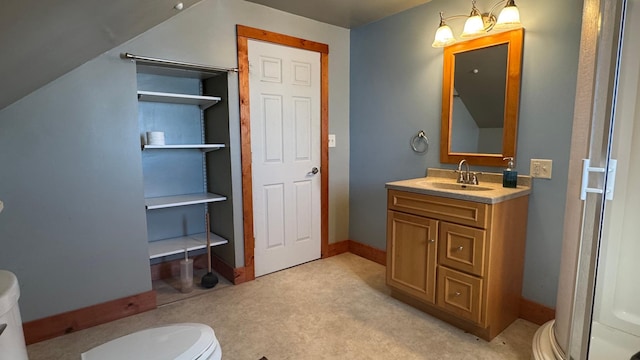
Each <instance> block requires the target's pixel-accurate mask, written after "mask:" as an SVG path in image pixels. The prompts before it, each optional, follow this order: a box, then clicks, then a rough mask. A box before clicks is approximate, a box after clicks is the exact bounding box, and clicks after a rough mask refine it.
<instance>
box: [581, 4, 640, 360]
mask: <svg viewBox="0 0 640 360" xmlns="http://www.w3.org/2000/svg"><path fill="white" fill-rule="evenodd" d="M637 34H640V0H628V2H627V11H626V21H625V23H624V33H623V42H622V54H621V61H620V65H619V82H618V87H617V89H618V91H617V95H616V101H615V103H614V104H615V115H614V124H615V125H614V127H613V132H612V134H613V138H612V140H613V141H612V142H611V147H610V157H611V158H614V159H617V174H616V176H615V179H613V178H611V179H608V181H609V182H611V181H615V193H614V196H613V199H612V200H611V201H606V202H605V204H604V212H603V217H602V219H603V220H602V231H601V235H600V237H601V239H600V246H599V254H598V262H597V272H596V291H595V294H594V306H593V314H592V317H591V335H590V344H589V352H588V353H589V359H624V360H627V359H630V358H631V356H632V355H634V354H636V353H638V352H640V279H638V276H640V261H639V260H638V256H640V182H639V181H640V91H639V89H640V42H639V41H637V39H634V37H637Z"/></svg>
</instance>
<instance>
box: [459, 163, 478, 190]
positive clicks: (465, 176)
mask: <svg viewBox="0 0 640 360" xmlns="http://www.w3.org/2000/svg"><path fill="white" fill-rule="evenodd" d="M463 164H464V165H465V166H466V168H467V169H466V171H464V172H463V171H462V165H463ZM456 172H457V173H458V180H456V182H457V183H458V184H471V185H478V184H479V183H480V182H479V181H478V175H479V174H481V173H477V172H472V171H469V164H468V163H467V160H466V159H462V160H460V162H459V163H458V170H456Z"/></svg>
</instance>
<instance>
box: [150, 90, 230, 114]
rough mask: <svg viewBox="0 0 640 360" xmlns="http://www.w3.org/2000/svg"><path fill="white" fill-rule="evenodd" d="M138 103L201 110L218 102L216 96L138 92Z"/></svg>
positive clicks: (218, 99)
mask: <svg viewBox="0 0 640 360" xmlns="http://www.w3.org/2000/svg"><path fill="white" fill-rule="evenodd" d="M138 100H139V101H149V102H160V103H170V104H187V105H198V106H200V108H201V109H202V110H205V109H207V108H209V107H210V106H213V105H215V104H217V103H218V101H220V98H219V97H217V96H203V95H189V94H175V93H165V92H157V91H142V90H139V91H138Z"/></svg>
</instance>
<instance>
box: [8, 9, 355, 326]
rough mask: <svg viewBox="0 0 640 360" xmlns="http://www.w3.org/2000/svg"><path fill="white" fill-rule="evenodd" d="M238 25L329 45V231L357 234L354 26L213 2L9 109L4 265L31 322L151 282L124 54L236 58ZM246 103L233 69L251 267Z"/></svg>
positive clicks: (235, 173) (235, 156) (237, 196)
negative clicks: (353, 202) (352, 178)
mask: <svg viewBox="0 0 640 360" xmlns="http://www.w3.org/2000/svg"><path fill="white" fill-rule="evenodd" d="M60 21H64V19H61V20H60ZM236 24H242V25H247V26H252V27H257V28H262V29H265V30H269V31H275V32H280V33H286V34H289V35H291V36H296V37H300V38H305V39H309V40H312V41H317V42H322V43H325V44H328V45H329V49H330V56H329V68H330V69H331V73H330V75H329V94H330V95H329V102H330V104H331V106H330V109H329V118H330V120H329V131H330V132H331V133H335V134H336V135H337V139H338V140H337V143H338V146H337V147H335V148H331V150H330V153H329V156H330V161H331V164H330V171H329V173H330V175H329V176H330V177H329V189H330V193H329V198H330V208H329V218H330V223H329V226H330V229H329V233H330V234H329V239H330V241H331V242H335V241H339V240H344V239H346V238H347V237H348V191H349V171H348V168H349V163H348V161H349V156H348V153H349V126H348V118H349V40H350V39H349V30H348V29H344V28H340V27H336V26H332V25H328V24H323V23H320V22H317V21H313V20H309V19H306V18H302V17H300V16H296V15H291V14H287V13H284V12H282V11H277V10H274V9H270V8H267V7H265V6H262V5H257V4H253V3H249V2H245V1H240V0H204V1H202V2H200V3H198V4H197V5H194V6H193V7H191V8H189V9H186V10H184V11H182V12H181V13H179V14H178V15H176V16H174V17H173V18H171V19H169V20H168V21H165V22H163V23H162V24H160V25H158V26H156V27H155V28H153V29H151V30H149V31H147V32H145V33H144V34H142V35H140V36H138V37H137V38H135V39H133V40H131V41H129V42H128V43H125V44H123V45H121V46H119V47H117V48H115V49H112V50H110V51H108V52H106V53H104V54H103V55H101V56H99V57H98V58H96V59H93V60H91V61H89V62H87V63H85V64H84V65H82V66H81V67H79V68H77V69H75V70H73V71H71V72H70V73H67V74H66V75H64V76H62V77H60V78H58V79H57V80H55V81H53V82H51V83H49V84H47V85H46V86H44V87H42V88H40V89H38V90H36V91H35V92H33V93H31V94H30V95H28V96H26V97H24V98H23V99H21V100H19V101H18V102H15V103H13V104H12V105H10V106H8V107H6V108H4V109H2V110H0V199H1V200H2V201H3V202H4V210H3V211H2V213H0V268H1V269H7V270H10V271H13V272H14V273H15V274H16V275H17V277H18V281H19V283H20V287H21V291H22V295H21V298H20V302H19V304H20V307H21V311H22V319H23V321H30V320H35V319H39V318H43V317H47V316H51V315H55V314H59V313H62V312H66V311H70V310H74V309H78V308H82V307H86V306H90V305H94V304H97V303H101V302H105V301H109V300H113V299H117V298H121V297H125V296H129V295H133V294H137V293H141V292H144V291H147V290H150V289H151V277H150V271H149V259H148V252H147V229H146V225H145V211H144V189H143V177H142V163H141V152H140V141H139V133H140V132H139V129H138V111H137V101H136V69H135V65H134V64H133V63H132V62H131V61H127V60H123V59H121V58H120V53H121V52H131V53H134V54H138V55H145V56H152V57H160V58H167V59H176V60H182V61H187V62H193V63H200V64H210V65H214V66H223V67H236V66H237V53H236ZM7 51H10V49H7ZM238 104H239V100H238V80H237V75H235V74H234V75H230V76H229V121H230V124H229V129H230V151H231V152H230V154H231V159H232V163H233V164H232V169H231V173H232V180H233V200H232V201H233V204H234V209H233V211H234V226H235V227H236V231H235V238H236V239H240V241H236V243H235V244H232V245H231V249H229V250H230V251H228V252H225V253H224V255H225V256H227V257H229V258H230V259H231V260H235V264H231V265H235V266H238V267H240V266H244V262H243V260H244V257H243V256H244V254H243V250H244V248H243V243H242V241H241V239H242V206H241V204H242V190H241V186H240V185H241V182H240V180H241V178H240V146H239V145H240V125H239V123H240V122H239V105H238ZM230 262H232V261H230Z"/></svg>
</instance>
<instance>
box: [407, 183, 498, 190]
mask: <svg viewBox="0 0 640 360" xmlns="http://www.w3.org/2000/svg"><path fill="white" fill-rule="evenodd" d="M417 184H418V185H422V186H431V187H434V188H436V189H443V190H462V191H488V190H494V189H493V188H490V187H485V186H480V185H467V184H457V183H448V182H436V181H418V182H417Z"/></svg>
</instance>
